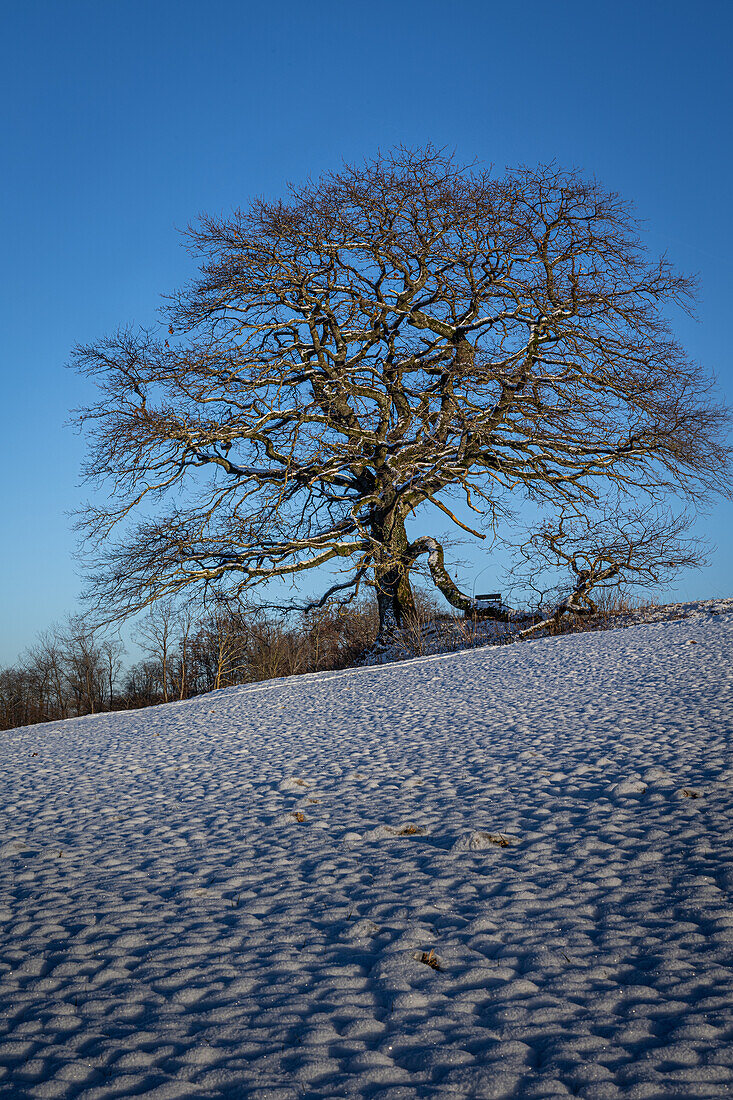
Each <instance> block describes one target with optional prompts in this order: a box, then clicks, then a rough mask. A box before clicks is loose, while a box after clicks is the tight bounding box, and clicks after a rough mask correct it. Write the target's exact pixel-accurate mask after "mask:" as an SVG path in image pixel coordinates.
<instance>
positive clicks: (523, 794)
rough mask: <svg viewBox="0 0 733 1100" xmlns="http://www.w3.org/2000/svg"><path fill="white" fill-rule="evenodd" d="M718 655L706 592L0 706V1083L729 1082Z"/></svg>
mask: <svg viewBox="0 0 733 1100" xmlns="http://www.w3.org/2000/svg"><path fill="white" fill-rule="evenodd" d="M713 612H718V613H717V614H715V613H713ZM732 655H733V607H732V605H731V603H730V601H726V602H724V603H721V604H718V605H708V606H706V607H702V608H699V609H697V611H696V613H695V614H692V615H690V616H689V617H687V618H684V619H681V620H678V621H671V622H669V621H667V622H659V623H653V624H647V625H639V626H632V627H630V628H628V629H626V630H622V631H610V632H604V633H598V634H584V635H574V636H566V637H561V638H557V639H549V640H543V641H536V642H533V643H527V644H517V645H514V646H509V647H497V648H485V649H477V650H472V651H468V652H463V653H457V654H456V653H454V654H450V655H442V656H432V657H426V658H422V659H418V660H415V661H408V662H405V663H401V664H391V665H383V666H376V667H371V668H361V669H354V670H349V671H347V672H340V673H322V674H319V675H315V676H305V677H295V678H292V679H287V680H279V681H271V682H268V683H264V684H258V685H249V686H246V687H241V688H233V689H228V690H225V691H222V692H218V693H215V694H213V695H208V696H203V697H200V698H198V699H195V700H192V701H190V702H185V703H179V704H170V705H168V706H165V707H158V708H154V709H149V710H144V711H137V712H133V713H129V714H112V715H100V716H96V717H89V718H83V719H76V720H72V721H68V722H63V723H56V724H53V725H45V726H36V727H32V728H28V729H22V730H16V731H11V732H9V733H2V734H0V752H1V759H2V801H1V803H0V824H1V825H2V834H0V919H1V921H2V924H1V925H0V1095H4V1096H9V1097H13V1098H16V1097H19V1098H20V1097H34V1098H35V1097H39V1098H53V1097H79V1098H84V1100H97V1098H98V1100H108V1098H112V1097H120V1096H145V1097H151V1098H152V1097H155V1098H160V1100H163V1098H174V1097H187V1096H190V1097H199V1098H202V1100H203V1098H207V1097H211V1098H215V1097H216V1098H218V1097H231V1098H234V1097H261V1098H262V1100H290V1098H293V1100H294V1098H296V1097H314V1098H315V1097H327V1096H333V1097H337V1096H359V1097H361V1096H363V1097H365V1098H366V1097H369V1098H374V1100H376V1098H379V1100H408V1098H412V1097H421V1098H422V1097H427V1098H438V1097H440V1098H445V1100H451V1098H452V1100H455V1098H456V1097H462V1096H473V1097H481V1098H483V1100H489V1098H492V1097H494V1098H498V1097H517V1098H520V1097H521V1098H525V1097H526V1098H535V1100H549V1098H552V1097H560V1096H576V1097H583V1098H586V1100H611V1098H615V1097H628V1098H649V1097H659V1098H662V1097H684V1098H688V1097H705V1098H711V1097H718V1096H727V1095H729V1094H730V1091H731V1086H732V1085H733V1044H731V1038H733V907H732V906H731V894H732V893H733V836H732V818H731V808H732V806H733V791H732V787H733V753H732V751H731V750H732V745H731V740H732V739H731V732H732V730H733V667H732V664H731V656H732Z"/></svg>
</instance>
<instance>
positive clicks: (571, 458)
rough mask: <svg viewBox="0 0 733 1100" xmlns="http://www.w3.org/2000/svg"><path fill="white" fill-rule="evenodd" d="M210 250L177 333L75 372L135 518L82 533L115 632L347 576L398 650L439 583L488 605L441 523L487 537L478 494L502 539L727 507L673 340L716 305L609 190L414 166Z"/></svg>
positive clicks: (707, 386)
mask: <svg viewBox="0 0 733 1100" xmlns="http://www.w3.org/2000/svg"><path fill="white" fill-rule="evenodd" d="M188 238H189V241H190V245H191V247H192V249H193V250H194V252H195V253H196V254H197V255H198V257H199V259H200V269H199V274H198V277H197V278H195V279H194V280H193V281H192V282H191V283H190V285H188V286H186V287H184V288H183V289H182V290H181V291H180V292H178V293H177V294H175V295H174V296H173V297H172V298H170V299H169V300H168V306H167V308H166V313H165V321H164V324H163V325H162V327H161V331H160V332H159V333H155V332H150V331H136V330H131V329H123V330H120V331H119V332H117V333H116V334H114V335H112V336H110V337H107V338H105V339H102V340H100V341H99V342H97V343H95V344H92V345H86V346H81V347H79V348H77V349H76V353H75V361H76V364H77V366H78V367H79V368H80V369H81V370H82V371H83V372H85V373H87V374H89V375H91V376H93V377H94V378H95V380H96V382H97V384H98V386H99V389H100V390H101V394H100V398H99V401H98V402H97V403H96V404H94V405H93V406H92V407H90V408H87V409H85V410H83V411H82V412H81V419H82V422H83V423H84V425H85V426H86V429H87V430H88V434H89V444H90V449H89V457H88V462H87V466H86V473H87V475H88V476H89V477H90V478H92V479H96V480H98V481H101V482H103V483H105V484H106V486H107V488H108V491H109V494H110V496H109V501H108V502H107V501H105V502H103V503H99V502H97V503H96V504H93V505H89V507H88V509H87V510H86V512H85V514H84V517H83V521H82V522H83V526H84V527H85V528H86V532H87V535H88V538H89V540H90V544H91V547H92V549H93V557H94V562H95V565H94V568H93V570H92V592H93V593H94V594H95V595H96V598H97V600H98V601H99V602H100V604H101V605H102V606H104V607H105V609H107V610H108V611H109V612H110V613H113V614H120V615H121V614H125V613H128V612H133V611H135V610H138V609H140V608H141V607H143V606H145V605H146V604H147V603H149V602H151V601H153V600H155V599H157V598H160V597H163V596H171V595H173V594H175V593H178V592H181V591H183V590H185V589H188V588H189V586H191V585H200V586H207V587H209V588H213V589H215V590H217V591H220V592H223V593H229V594H232V593H235V594H238V595H241V594H242V593H244V592H247V591H248V590H250V589H252V588H253V587H254V586H257V585H260V584H262V583H264V582H267V581H269V580H272V579H273V578H288V577H291V578H295V579H296V580H298V581H300V580H302V579H303V578H299V576H298V575H299V574H303V573H305V572H306V571H308V570H313V569H316V568H317V567H318V566H326V565H328V566H330V567H331V568H333V567H334V566H335V565H337V566H338V567H339V569H340V573H339V574H338V575H337V576H336V577H335V579H334V578H333V577H332V580H333V583H331V582H330V581H329V582H327V584H329V585H330V587H329V588H328V591H327V592H325V593H324V594H323V596H321V597H319V598H318V599H316V600H314V601H313V604H314V605H315V604H317V603H319V602H323V601H324V600H326V599H348V598H349V597H350V596H352V595H353V594H354V592H356V591H357V590H358V589H359V586H360V585H364V584H367V585H373V586H374V589H375V592H376V596H377V600H378V603H379V608H380V622H381V624H382V628H383V629H387V628H390V627H392V626H394V625H395V624H397V625H399V624H400V623H401V622H402V621H403V620H404V619H405V617H406V616H409V614H410V612H411V609H412V606H413V604H412V593H411V586H410V575H411V572H412V571H413V570H414V569H415V567H416V566H418V565H420V563H421V562H422V561H424V560H427V564H428V566H429V571H430V575H431V576H432V579H433V581H434V583H435V585H436V586H437V588H438V589H439V590H440V591H441V592H442V593H443V595H444V596H445V597H446V599H447V600H448V601H449V602H450V603H451V604H453V605H454V606H455V607H457V608H459V609H462V610H471V608H472V607H473V606H474V601H473V600H472V599H471V598H469V597H468V596H466V595H465V594H464V593H462V592H461V591H460V590H459V588H458V587H457V586H456V584H455V583H454V581H453V580H452V578H451V576H450V574H449V572H448V570H447V569H446V566H445V563H444V557H443V547H442V545H441V543H440V542H439V541H438V539H437V538H436V537H435V532H434V531H432V530H431V529H430V527H429V526H427V525H428V522H429V521H430V520H431V518H432V519H434V518H435V517H437V518H438V519H440V520H441V523H442V522H444V517H445V516H448V517H450V518H451V520H455V522H456V523H458V524H459V526H460V527H463V528H464V529H466V530H470V529H472V528H473V527H474V524H472V523H467V522H466V521H465V516H466V515H467V514H468V512H467V511H465V510H464V511H463V512H462V513H461V515H462V516H463V518H460V515H457V514H456V508H455V506H454V503H453V502H454V501H455V494H456V492H457V491H458V492H460V493H461V494H463V496H464V497H465V501H466V503H467V505H468V506H469V508H470V509H473V510H474V512H475V513H477V514H478V517H479V518H478V519H477V520H476V524H475V526H477V527H480V526H482V525H483V528H484V529H483V530H474V531H473V533H474V534H476V535H478V536H479V537H483V535H484V534H485V533H486V529H487V528H493V536H495V535H496V533H497V532H498V526H497V524H498V521H499V519H500V517H501V515H502V512H503V508H504V507H505V505H506V502H507V501H508V500H510V499H511V498H512V496H513V495H514V496H518V497H519V498H529V499H531V500H533V501H534V502H536V503H539V504H540V505H541V506H542V507H543V508H544V509H545V510H547V509H549V511H550V512H552V510H556V511H557V513H558V515H559V516H560V517H561V522H560V526H559V528H558V530H559V531H560V532H561V531H562V523H563V522H566V517H567V516H568V514H574V515H580V516H582V515H584V514H587V513H588V511H592V510H593V509H594V508H595V509H601V510H602V512H603V515H604V516H606V517H607V516H608V514H609V509H610V511H611V513H613V511H614V509H617V510H618V511H619V514H620V515H624V516H625V515H628V514H629V512H628V509H629V507H632V506H633V507H634V508H638V507H639V500H640V499H643V498H644V496H645V495H646V498H647V499H648V500H649V501H651V502H652V503H654V502H657V501H659V499H660V497H661V496H662V495H663V494H665V493H667V492H670V491H675V492H677V493H678V494H679V493H683V494H685V493H686V494H689V495H691V496H692V497H700V496H704V495H705V494H708V493H710V492H712V491H716V490H720V489H725V487H726V483H727V476H728V469H729V465H728V462H729V452H728V450H727V448H726V446H725V444H724V442H723V436H722V428H723V424H724V421H725V412H724V410H723V409H722V408H721V407H720V405H719V404H718V403H717V402H716V400H715V397H714V394H713V392H712V390H711V383H710V381H709V379H708V377H707V375H706V374H705V373H704V372H703V371H702V370H701V369H700V368H699V367H698V366H697V365H696V364H695V363H693V362H692V361H691V360H690V359H689V358H688V356H687V355H686V354H685V351H684V350H683V348H682V347H681V346H680V344H679V343H678V342H677V341H676V340H675V338H674V336H673V334H672V332H671V329H670V326H669V323H668V319H667V311H668V309H669V307H675V306H681V307H683V308H687V307H688V306H689V303H690V296H691V291H692V289H693V288H692V285H691V283H690V281H689V280H687V279H686V278H684V277H682V276H680V275H679V274H677V273H676V272H675V271H674V270H673V269H672V267H671V266H670V264H669V263H668V262H667V261H666V259H664V258H662V259H659V260H656V259H651V258H649V257H648V255H647V254H646V253H645V250H644V248H643V247H642V245H641V243H640V239H639V235H638V229H637V226H636V223H635V221H634V218H633V216H632V214H631V211H630V208H629V206H628V205H627V204H626V203H624V202H623V201H622V200H621V199H620V198H619V197H618V196H617V195H615V194H609V193H608V192H606V191H605V190H604V189H603V188H602V187H601V186H600V185H599V184H598V183H596V182H594V181H592V180H585V179H583V178H581V177H580V176H579V175H577V174H576V173H572V172H571V173H566V172H562V171H560V170H558V169H557V168H556V167H554V166H550V167H546V168H542V169H538V170H531V169H520V170H517V171H512V172H508V173H506V174H505V175H495V174H492V173H491V172H489V171H483V170H477V169H476V168H473V167H469V168H464V167H462V166H460V165H459V164H457V163H456V162H455V160H454V159H453V158H452V157H449V156H446V155H444V154H443V153H441V152H439V151H436V150H434V149H432V148H428V149H426V150H420V151H411V150H404V149H401V150H397V151H395V152H393V153H391V154H388V155H385V156H380V157H378V158H377V159H376V160H374V161H371V162H369V163H367V164H365V165H361V166H355V167H346V168H344V169H343V170H342V171H340V172H338V173H335V174H329V175H325V176H324V177H323V178H321V179H320V180H319V181H317V182H309V183H307V184H306V185H305V186H302V187H297V188H291V189H290V191H289V194H288V197H287V198H286V199H285V200H282V201H276V202H267V201H264V200H259V201H256V202H254V203H252V204H251V205H250V206H249V207H248V208H247V209H244V210H238V211H236V212H235V213H234V214H233V215H232V216H231V217H226V218H214V217H203V218H202V219H200V221H199V222H197V223H196V225H194V226H193V227H190V228H189V231H188ZM98 499H99V498H98ZM410 516H414V518H415V521H416V522H417V523H422V524H423V525H425V526H424V527H423V531H424V533H421V534H418V535H417V537H415V538H412V539H411V538H410V537H409V536H408V532H407V530H406V526H405V524H406V520H407V519H408V517H410ZM135 517H137V518H135ZM544 522H545V523H546V522H547V521H544ZM425 527H427V529H425ZM116 532H117V534H116ZM645 533H646V535H647V536H648V534H649V528H648V525H647V527H646V531H645ZM553 537H554V536H553ZM557 537H558V538H559V535H558V536H557ZM649 545H650V543H649V538H648V537H647V538H646V541H645V543H644V553H645V555H646V556H647V558H648V556H649V552H650V551H649ZM574 552H575V551H574ZM560 553H561V555H562V549H560ZM576 571H577V570H576ZM586 587H588V586H587V585H586Z"/></svg>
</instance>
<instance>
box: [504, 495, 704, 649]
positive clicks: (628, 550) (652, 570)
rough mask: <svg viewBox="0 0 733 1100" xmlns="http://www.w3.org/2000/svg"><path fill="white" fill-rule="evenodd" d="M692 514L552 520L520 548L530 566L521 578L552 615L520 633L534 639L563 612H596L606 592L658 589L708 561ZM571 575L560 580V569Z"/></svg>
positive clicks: (519, 574) (618, 513)
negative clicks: (691, 532)
mask: <svg viewBox="0 0 733 1100" xmlns="http://www.w3.org/2000/svg"><path fill="white" fill-rule="evenodd" d="M689 529H690V522H689V520H688V519H687V518H686V517H685V516H674V515H670V514H665V513H661V512H649V511H648V510H642V509H638V508H634V509H631V510H630V511H628V512H622V511H620V510H618V509H617V510H614V511H610V512H609V511H607V512H606V513H605V514H602V515H585V514H574V515H567V514H564V515H560V516H559V517H558V519H557V521H556V522H555V523H551V522H545V523H544V524H543V525H542V526H540V527H539V528H538V529H537V530H536V531H535V532H533V534H532V535H531V537H530V538H529V539H528V541H527V542H526V543H525V544H524V545H523V546H521V547H520V548H519V557H520V560H521V561H522V562H523V564H524V568H522V567H521V565H520V566H518V568H517V570H516V574H515V575H516V579H517V583H518V584H519V585H520V586H521V587H522V588H523V590H524V591H527V590H530V591H533V592H534V593H535V594H536V596H537V607H538V610H542V609H545V610H547V608H548V603H549V605H550V608H551V610H550V613H549V615H547V616H546V617H542V618H540V619H539V620H538V621H537V622H535V623H533V624H532V625H531V626H529V627H526V628H525V629H524V630H522V631H521V632H520V633H519V635H518V636H519V637H528V636H529V635H530V634H534V633H536V632H538V631H541V630H543V629H544V628H545V627H547V626H549V625H551V624H555V625H556V624H558V623H559V622H560V620H561V619H562V617H563V616H564V615H567V614H571V615H581V616H583V615H594V614H596V613H597V611H598V607H597V605H596V599H597V598H598V595H597V594H598V593H599V592H603V591H604V590H608V589H611V588H613V589H615V588H618V587H620V586H621V587H623V586H633V587H638V586H641V587H647V588H648V587H650V586H652V585H654V586H656V585H659V584H662V583H664V582H665V581H667V580H669V578H670V577H672V576H674V574H675V573H676V572H677V571H678V570H680V569H682V568H697V567H699V566H700V565H702V564H703V563H704V554H703V550H702V547H701V544H700V542H699V540H697V539H694V538H691V537H689ZM561 571H562V572H564V573H565V574H566V575H569V577H568V578H566V579H565V580H559V581H556V582H555V583H553V579H554V578H556V577H557V575H558V573H560V572H561Z"/></svg>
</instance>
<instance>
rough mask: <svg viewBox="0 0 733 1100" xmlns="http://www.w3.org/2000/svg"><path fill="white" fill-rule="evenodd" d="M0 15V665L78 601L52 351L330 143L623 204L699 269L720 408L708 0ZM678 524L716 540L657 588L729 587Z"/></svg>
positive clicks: (716, 103) (220, 0) (718, 562)
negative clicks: (556, 177) (700, 562)
mask: <svg viewBox="0 0 733 1100" xmlns="http://www.w3.org/2000/svg"><path fill="white" fill-rule="evenodd" d="M4 12H5V14H4V16H3V24H2V34H1V35H0V40H1V42H2V44H1V45H0V82H1V84H2V102H3V105H4V111H3V118H2V134H1V137H2V146H1V147H2V151H3V169H2V174H1V176H0V187H2V192H3V200H2V205H1V207H0V210H1V214H0V216H1V217H2V219H3V222H4V224H3V227H2V240H3V243H4V245H5V260H4V262H3V264H2V269H1V270H0V281H1V282H2V287H1V288H0V313H1V315H2V316H1V318H0V323H1V325H2V344H1V345H0V347H1V357H2V358H1V361H2V376H3V387H2V396H3V400H2V408H1V409H0V418H1V428H2V439H3V443H4V448H3V451H4V464H3V468H4V476H3V479H2V511H1V513H0V514H1V515H2V518H3V537H2V539H0V616H1V621H0V665H2V664H3V663H9V662H11V661H13V660H14V659H15V657H16V656H17V654H18V652H19V651H20V650H21V649H22V648H23V647H24V646H26V645H27V644H28V643H29V642H31V641H32V639H33V636H34V635H35V634H36V633H37V631H39V630H40V629H43V628H44V627H45V626H47V625H49V624H50V622H51V621H52V620H54V619H58V618H60V617H61V616H62V615H63V614H64V612H65V611H68V610H73V609H74V608H75V606H76V598H77V594H78V591H79V588H80V579H79V576H78V569H77V566H76V564H75V562H74V560H73V558H72V552H73V547H74V536H73V534H72V532H71V530H70V526H69V521H68V519H67V517H66V514H65V513H66V511H67V510H69V509H73V508H75V507H76V506H77V505H78V504H79V502H80V500H81V499H83V496H84V491H83V489H82V488H81V487H80V485H79V475H78V470H79V465H80V459H81V454H82V443H81V441H80V439H79V438H78V437H77V436H75V435H74V434H73V432H72V431H71V430H70V429H69V428H68V427H65V421H66V419H67V416H68V411H69V410H70V409H72V408H73V407H74V406H75V405H78V404H79V403H81V402H82V401H83V400H84V397H85V392H84V384H82V382H81V381H80V380H79V379H77V378H76V377H75V376H74V375H73V374H72V373H71V372H70V371H67V370H64V363H65V362H66V360H67V358H68V354H69V350H70V348H71V347H72V345H73V344H74V343H75V342H77V341H80V340H81V341H84V340H91V339H94V338H95V337H97V336H99V335H101V334H103V333H104V332H105V331H107V330H109V329H111V328H114V327H116V326H117V325H118V324H119V323H122V322H127V321H140V322H146V321H150V320H152V319H153V316H154V312H155V310H156V308H157V306H158V304H159V297H160V295H161V294H162V293H164V292H166V291H168V290H170V289H172V288H174V287H175V286H176V285H178V284H179V283H181V282H182V281H183V280H185V279H186V278H187V277H188V276H189V275H190V273H191V271H192V267H191V260H190V258H189V257H188V255H187V253H186V252H185V250H184V249H183V248H182V247H181V244H180V239H179V236H178V234H177V232H176V227H179V226H183V225H185V224H186V222H187V221H189V220H190V219H191V218H193V217H195V216H196V214H197V213H199V212H202V211H207V212H220V211H227V210H229V209H230V208H231V207H232V206H235V205H244V204H246V203H247V202H248V200H249V199H250V198H251V197H253V196H255V195H259V194H264V195H267V196H275V195H277V194H278V193H280V192H281V191H282V189H283V186H284V183H285V181H287V180H295V181H297V180H300V179H302V178H303V177H304V176H306V175H308V174H314V175H318V174H319V173H320V172H322V171H323V170H326V169H329V168H334V167H338V165H339V164H340V162H341V160H342V159H346V160H350V159H358V160H360V159H362V158H363V157H365V156H368V155H370V154H372V153H373V152H375V150H376V149H377V147H379V146H381V147H389V146H391V145H394V144H396V143H400V142H402V143H406V144H409V145H415V144H423V143H425V142H428V141H432V142H434V143H435V144H437V145H439V146H448V147H449V148H451V149H455V150H456V151H457V152H458V154H459V156H460V157H461V158H463V159H466V160H472V159H473V158H475V157H478V158H480V159H481V160H482V161H484V162H486V163H489V164H494V165H496V166H497V168H499V169H501V168H503V167H504V166H505V165H510V166H513V165H516V164H518V163H528V164H536V163H537V162H540V161H548V160H552V159H556V160H557V161H558V162H559V163H560V164H561V165H563V166H576V167H579V168H581V169H582V170H583V171H584V172H586V173H588V174H593V175H595V176H597V177H598V178H599V179H600V180H601V181H602V182H603V183H604V184H605V185H606V186H607V187H608V188H610V189H613V190H617V191H619V192H621V193H622V194H623V195H624V196H626V197H628V198H631V199H633V200H634V201H635V203H636V207H637V212H638V214H639V215H640V216H641V217H643V218H644V219H645V220H646V224H647V228H648V243H649V245H650V247H651V248H652V249H654V250H657V251H663V250H667V251H668V253H669V254H670V256H671V257H672V258H673V259H674V260H675V261H676V263H677V264H678V266H680V267H681V268H682V269H683V270H686V271H688V272H689V271H691V272H697V273H698V274H699V277H700V281H701V296H700V307H699V319H698V321H697V322H690V321H683V322H682V323H681V324H680V326H679V331H680V333H681V335H682V336H683V338H684V340H685V341H686V343H687V345H688V347H689V348H690V349H691V351H692V352H693V354H694V355H695V356H696V357H697V358H699V359H701V360H702V361H704V362H705V363H706V364H708V365H709V366H710V368H711V370H714V371H715V372H716V374H717V375H718V377H719V379H720V385H721V389H722V390H723V391H724V392H725V393H726V394H727V396H728V398H729V399H731V396H732V395H733V368H732V367H731V362H730V351H729V345H730V337H729V331H728V330H729V326H730V312H731V301H732V300H733V286H732V285H731V283H732V281H733V280H732V277H731V256H732V255H733V239H732V237H733V233H732V223H731V213H730V196H731V176H732V175H733V152H732V149H731V141H730V132H731V77H730V63H729V50H730V41H731V34H732V32H733V4H731V3H730V0H702V2H698V3H696V4H689V3H680V2H676V0H666V2H663V0H636V2H634V3H629V2H626V0H615V2H613V3H604V2H597V3H589V2H583V3H578V2H569V3H563V2H562V0H559V2H556V3H553V4H550V3H547V2H546V0H544V2H542V3H538V2H536V0H523V2H522V3H516V4H507V3H502V4H497V3H494V2H492V0H463V2H462V0H454V2H453V3H452V4H448V3H447V2H445V0H443V2H435V0H421V2H419V3H415V2H412V0H407V2H401V0H391V2H386V0H370V2H369V3H366V2H358V0H356V2H351V3H343V2H333V0H313V2H311V3H310V4H306V3H303V2H298V3H296V2H293V0H280V3H278V4H265V3H256V4H255V3H237V2H234V0H209V2H208V3H206V4H204V3H201V2H200V0H198V2H191V0H145V2H140V0H124V2H123V0H119V2H114V0H103V2H101V3H100V2H99V0H53V2H36V0H26V2H24V3H22V4H15V5H12V6H11V5H9V4H7V5H5V7H4ZM701 529H702V530H704V531H705V532H706V533H707V534H708V535H709V536H710V537H711V538H712V539H713V541H714V542H716V543H717V545H718V550H717V552H716V554H715V555H714V557H713V562H712V564H711V566H710V567H709V568H708V569H707V570H706V571H704V572H703V573H699V574H690V575H689V576H686V577H683V578H682V580H681V582H680V584H679V585H678V588H677V594H678V596H679V597H680V598H685V599H692V598H696V597H699V596H706V595H729V594H730V593H731V588H732V587H733V586H732V585H731V577H732V576H733V551H732V550H731V542H732V541H733V506H731V505H730V504H721V505H719V506H718V507H716V509H715V511H714V512H713V514H712V515H710V516H708V517H705V518H704V519H702V520H701ZM485 564H486V559H485V558H481V557H480V554H479V555H478V556H477V557H476V567H475V569H476V571H477V570H478V569H479V568H481V567H483V566H484V565H485ZM471 575H472V572H471V569H470V568H469V569H468V570H464V578H468V579H469V582H470V578H471ZM489 578H491V584H493V583H494V579H493V577H492V574H491V571H490V570H489V571H487V572H486V573H485V574H484V579H482V582H481V585H480V586H479V587H483V586H484V580H485V581H486V582H487V583H488V581H489ZM490 586H491V585H490Z"/></svg>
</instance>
